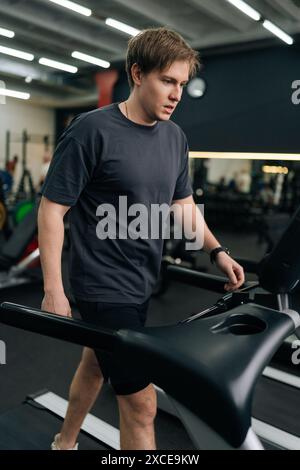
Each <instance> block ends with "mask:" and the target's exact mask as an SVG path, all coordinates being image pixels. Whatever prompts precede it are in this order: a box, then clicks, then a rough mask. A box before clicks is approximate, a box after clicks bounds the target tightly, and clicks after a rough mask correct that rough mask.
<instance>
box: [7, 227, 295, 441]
mask: <svg viewBox="0 0 300 470" xmlns="http://www.w3.org/2000/svg"><path fill="white" fill-rule="evenodd" d="M215 233H216V235H217V236H218V238H219V240H221V241H222V243H223V244H225V245H226V246H229V247H231V248H232V254H233V256H235V255H236V256H240V257H247V258H249V259H252V260H259V259H261V257H262V255H263V253H264V251H265V247H264V246H262V245H257V242H256V237H255V236H254V235H251V234H242V235H241V234H233V233H218V232H217V231H215ZM199 256H201V259H200V264H201V265H203V266H204V267H206V268H207V269H208V272H214V273H216V272H217V271H215V268H214V267H211V266H210V263H209V260H208V257H207V256H206V255H204V254H200V255H199ZM247 278H248V279H251V278H250V276H247ZM252 279H253V276H252ZM219 297H220V295H219V294H214V293H210V292H207V291H203V290H201V289H197V288H195V287H192V286H186V285H184V286H183V285H182V284H179V283H173V284H172V285H171V286H170V288H169V289H168V290H167V292H166V293H165V294H163V295H162V296H160V297H158V298H153V299H152V300H151V303H150V309H149V317H148V323H147V325H148V326H157V325H162V324H165V325H166V324H172V323H177V322H178V321H180V320H181V319H183V318H186V317H187V316H188V315H191V314H192V313H197V312H199V311H201V310H202V309H204V308H206V307H208V306H210V305H211V304H213V303H214V302H215V301H216V300H217V299H218V298H219ZM41 299H42V289H41V286H40V285H36V286H35V287H32V288H28V286H23V287H19V288H18V289H17V290H3V291H1V293H0V300H1V301H4V300H5V301H12V302H16V303H21V304H25V305H28V306H32V307H38V308H39V307H40V304H41ZM0 339H1V340H3V341H5V343H6V350H7V357H6V362H7V363H6V365H2V366H0V374H1V384H2V387H1V389H0V414H2V413H4V412H6V411H7V410H10V409H13V408H14V407H16V406H18V405H19V404H20V403H22V401H24V399H25V397H26V396H27V395H29V394H32V393H34V392H37V391H40V390H43V389H48V390H51V391H52V392H54V393H56V394H58V395H59V396H61V397H63V398H66V399H67V397H68V389H69V385H70V382H71V379H72V376H73V373H74V371H75V369H76V366H77V364H78V362H79V359H80V354H81V347H79V346H76V345H73V344H69V343H66V342H63V341H60V340H55V339H52V338H48V337H46V336H41V335H37V334H33V333H30V332H27V331H22V330H18V329H15V328H12V327H8V326H5V325H0ZM178 380H180V377H179V378H178ZM258 391H259V387H258ZM263 393H265V392H264V391H259V393H258V394H257V396H256V397H255V403H256V404H257V406H259V407H260V408H262V410H264V412H265V414H266V415H268V413H269V412H268V410H265V405H264V403H263V399H264V396H263V395H262V394H263ZM199 398H200V397H199ZM271 398H272V397H269V399H270V400H271ZM200 399H201V398H200ZM297 401H298V402H297ZM285 402H286V400H284V399H283V400H282V409H281V410H279V412H281V413H283V412H284V411H285V410H284V406H285V405H284V404H285ZM299 405H300V403H299V398H298V399H297V397H296V395H295V407H297V408H295V413H297V410H300V406H299ZM91 413H92V414H94V415H95V416H97V417H99V418H101V419H103V420H104V421H107V422H109V423H110V424H112V425H114V426H118V414H117V409H116V402H115V398H114V397H113V394H112V392H111V390H110V387H109V386H105V387H104V389H103V391H102V393H101V394H100V397H99V399H98V400H97V402H96V404H95V406H94V408H93V409H92V411H91ZM298 413H300V411H298ZM299 418H300V415H299V417H298V416H297V417H296V416H295V417H294V420H295V426H294V428H295V429H294V431H295V434H297V435H299V436H300V426H299V424H298V423H300V419H299ZM283 419H284V418H283ZM156 433H157V443H158V448H160V449H193V444H192V443H191V441H190V439H189V437H188V436H187V434H186V432H185V430H184V428H183V427H182V425H181V423H180V422H179V421H178V420H177V419H176V418H174V417H171V416H169V415H166V413H164V412H162V411H159V412H158V416H157V419H156ZM51 438H52V436H49V439H51Z"/></svg>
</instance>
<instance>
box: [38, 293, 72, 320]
mask: <svg viewBox="0 0 300 470" xmlns="http://www.w3.org/2000/svg"><path fill="white" fill-rule="evenodd" d="M41 308H42V310H45V311H46V312H51V313H56V314H57V315H62V316H63V317H71V316H72V312H71V307H70V303H69V301H68V299H67V297H66V296H65V293H64V292H63V291H61V292H55V293H49V292H47V293H46V294H45V296H44V298H43V301H42V307H41Z"/></svg>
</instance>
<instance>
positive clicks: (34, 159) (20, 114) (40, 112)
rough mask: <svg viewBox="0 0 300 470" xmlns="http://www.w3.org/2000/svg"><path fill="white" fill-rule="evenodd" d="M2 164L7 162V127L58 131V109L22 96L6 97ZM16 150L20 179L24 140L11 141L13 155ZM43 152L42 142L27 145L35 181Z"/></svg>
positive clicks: (0, 113) (1, 112) (0, 118)
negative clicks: (56, 129)
mask: <svg viewBox="0 0 300 470" xmlns="http://www.w3.org/2000/svg"><path fill="white" fill-rule="evenodd" d="M0 122H1V126H0V166H1V167H2V168H3V167H4V164H5V138H6V137H5V136H6V131H7V130H9V131H11V133H12V134H20V136H21V134H22V131H23V130H24V129H26V130H27V133H28V134H29V135H30V133H34V134H41V135H44V134H48V135H54V133H55V112H54V110H53V109H50V108H45V107H39V106H33V105H31V104H29V103H26V102H23V101H21V100H15V99H10V98H7V99H6V104H0ZM15 154H17V155H18V156H19V164H18V167H17V172H16V177H15V181H17V182H18V181H19V179H20V173H21V160H22V144H21V143H18V144H16V143H13V142H12V143H11V145H10V157H11V158H12V157H13V155H15ZM43 154H44V146H43V145H42V144H34V145H33V144H30V143H28V146H27V164H28V167H29V169H30V171H31V173H32V176H33V180H34V183H35V184H37V183H38V181H39V178H40V171H41V164H42V159H43Z"/></svg>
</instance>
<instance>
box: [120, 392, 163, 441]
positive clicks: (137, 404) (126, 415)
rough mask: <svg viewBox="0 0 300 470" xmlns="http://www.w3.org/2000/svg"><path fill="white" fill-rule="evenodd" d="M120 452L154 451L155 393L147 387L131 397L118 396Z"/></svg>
mask: <svg viewBox="0 0 300 470" xmlns="http://www.w3.org/2000/svg"><path fill="white" fill-rule="evenodd" d="M117 400H118V404H119V414H120V440H121V449H122V450H155V449H156V445H155V434H154V419H155V416H156V411H157V400H156V392H155V389H154V387H153V385H149V386H148V387H146V388H144V390H141V391H139V392H137V393H133V394H131V395H118V396H117Z"/></svg>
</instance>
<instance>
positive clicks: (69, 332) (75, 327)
mask: <svg viewBox="0 0 300 470" xmlns="http://www.w3.org/2000/svg"><path fill="white" fill-rule="evenodd" d="M37 320H38V321H37ZM0 322H1V323H5V324H6V325H10V326H14V327H17V328H21V329H23V330H27V331H32V332H34V333H39V334H41V335H45V336H50V337H53V338H57V339H62V340H64V341H68V342H71V343H75V344H79V345H84V346H88V347H90V348H95V349H100V350H105V351H108V352H112V351H114V349H115V346H116V342H117V334H116V331H114V330H110V329H109V328H103V327H100V326H98V325H94V324H90V323H86V322H84V321H82V320H78V319H75V318H70V317H66V316H62V315H57V314H55V313H51V312H45V311H43V310H39V309H36V308H31V307H25V306H23V305H19V304H15V303H12V302H3V303H2V304H1V305H0ZM82 332H84V339H83V337H82Z"/></svg>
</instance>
